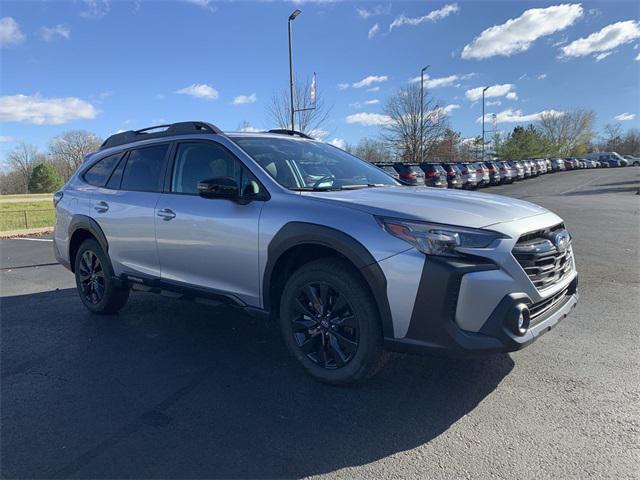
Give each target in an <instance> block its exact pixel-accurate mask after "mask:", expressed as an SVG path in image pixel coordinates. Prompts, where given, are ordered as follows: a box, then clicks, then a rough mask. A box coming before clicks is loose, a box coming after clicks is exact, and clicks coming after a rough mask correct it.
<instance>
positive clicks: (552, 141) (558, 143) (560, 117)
mask: <svg viewBox="0 0 640 480" xmlns="http://www.w3.org/2000/svg"><path fill="white" fill-rule="evenodd" d="M594 121H595V113H594V112H593V111H591V110H573V111H571V112H565V113H563V114H558V113H547V114H543V115H541V116H540V121H539V123H540V130H541V132H542V135H543V137H544V138H545V139H546V140H547V142H548V143H549V146H550V148H551V153H553V154H554V155H558V156H560V157H566V156H573V155H583V154H584V153H585V152H586V150H587V146H588V145H589V144H590V143H591V141H592V139H593V124H594Z"/></svg>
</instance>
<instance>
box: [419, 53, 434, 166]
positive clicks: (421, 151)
mask: <svg viewBox="0 0 640 480" xmlns="http://www.w3.org/2000/svg"><path fill="white" fill-rule="evenodd" d="M430 66H431V65H427V66H426V67H424V68H422V70H420V163H422V162H424V72H426V71H427V69H428V68H429V67H430Z"/></svg>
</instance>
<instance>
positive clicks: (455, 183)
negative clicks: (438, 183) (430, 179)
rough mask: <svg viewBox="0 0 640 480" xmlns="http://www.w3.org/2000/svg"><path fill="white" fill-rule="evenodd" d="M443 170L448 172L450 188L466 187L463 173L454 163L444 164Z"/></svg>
mask: <svg viewBox="0 0 640 480" xmlns="http://www.w3.org/2000/svg"><path fill="white" fill-rule="evenodd" d="M442 168H444V171H445V172H447V183H448V184H449V188H462V187H463V186H464V180H463V178H462V173H460V169H459V168H458V166H457V165H455V164H453V163H443V164H442Z"/></svg>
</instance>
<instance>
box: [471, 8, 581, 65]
mask: <svg viewBox="0 0 640 480" xmlns="http://www.w3.org/2000/svg"><path fill="white" fill-rule="evenodd" d="M583 13H584V11H583V9H582V6H581V5H580V4H579V3H578V4H571V5H570V4H563V5H555V6H551V7H547V8H532V9H529V10H525V12H524V13H523V14H522V15H520V16H519V17H518V18H511V19H509V20H507V21H506V22H505V23H503V24H501V25H494V26H493V27H491V28H487V29H486V30H484V31H483V32H482V33H480V35H478V36H477V37H476V38H475V39H474V40H473V41H472V42H471V43H469V44H468V45H465V47H464V48H463V49H462V58H464V59H476V60H482V59H484V58H489V57H493V56H495V55H502V56H506V57H508V56H511V55H513V54H515V53H521V52H525V51H527V50H528V49H529V48H530V47H531V45H533V42H535V41H536V40H537V39H538V38H540V37H544V36H546V35H551V34H553V33H555V32H558V31H561V30H564V29H565V28H567V27H569V26H571V25H573V23H574V22H575V21H576V20H577V19H578V18H580V17H581V16H582V15H583Z"/></svg>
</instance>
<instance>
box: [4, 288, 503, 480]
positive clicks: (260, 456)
mask: <svg viewBox="0 0 640 480" xmlns="http://www.w3.org/2000/svg"><path fill="white" fill-rule="evenodd" d="M1 308H2V325H1V328H2V331H1V333H2V352H1V353H2V392H3V408H2V425H3V435H2V439H1V441H2V466H3V470H4V474H5V476H7V477H30V478H45V477H46V478H63V477H64V478H68V477H85V478H86V477H92V478H125V477H129V478H132V477H144V478H205V477H206V478H214V477H215V478H248V477H251V478H282V477H305V476H311V475H316V474H322V473H327V472H332V471H335V470H338V469H341V468H345V467H353V466H358V465H364V464H368V463H371V462H374V461H376V460H379V459H382V458H385V457H387V456H389V455H393V454H396V453H399V452H404V451H407V450H411V449H414V448H416V447H419V446H421V445H424V444H426V443H429V442H430V441H432V440H433V439H434V438H436V437H438V436H439V435H440V434H442V433H443V432H445V431H446V430H447V429H449V428H450V427H451V426H452V425H453V424H454V423H456V422H457V421H458V420H459V419H460V418H462V417H464V416H465V415H466V414H468V413H469V412H471V411H472V410H473V409H474V408H475V407H476V406H477V405H478V403H479V402H481V401H482V400H483V399H484V398H485V397H486V396H487V395H489V394H490V393H491V392H492V391H493V390H494V389H495V388H496V387H497V385H498V384H499V383H500V382H501V381H502V379H503V378H504V377H505V376H506V375H507V374H508V373H509V372H510V371H511V369H512V368H513V361H512V360H511V358H510V357H509V356H508V355H500V356H495V357H491V358H487V359H481V360H448V359H441V358H427V357H414V356H401V355H395V356H393V357H392V359H391V361H390V362H389V364H388V365H387V366H386V368H385V369H384V370H383V371H382V372H381V374H379V375H378V376H377V377H375V378H374V379H372V380H370V381H369V382H367V383H365V384H362V385H359V386H355V387H334V386H329V385H323V384H320V383H318V382H316V381H314V380H312V379H311V378H310V377H309V376H307V375H306V374H305V373H304V372H303V371H302V369H301V367H299V366H298V364H297V363H296V361H295V360H293V359H292V358H291V357H290V356H289V354H288V352H287V351H286V349H285V347H284V345H283V342H282V341H281V338H280V333H279V331H278V328H277V325H276V324H275V323H272V322H265V321H263V320H257V319H253V318H250V317H248V316H246V315H244V314H242V313H239V312H237V311H235V310H231V309H229V308H226V307H222V306H213V307H212V306H204V305H199V304H196V303H193V302H188V301H183V300H173V299H166V298H164V297H161V296H157V295H152V294H143V293H134V294H132V296H131V299H130V301H129V304H128V305H127V306H126V307H125V308H124V309H123V310H122V312H121V313H120V314H119V315H113V316H102V317H101V316H94V315H91V314H89V313H88V312H86V311H85V309H84V307H82V305H81V304H80V301H79V300H78V299H77V297H76V295H75V292H74V291H73V290H71V289H68V290H60V291H56V292H45V293H39V294H33V295H23V296H17V297H9V298H3V299H2V304H1ZM62 446H64V448H62Z"/></svg>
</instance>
